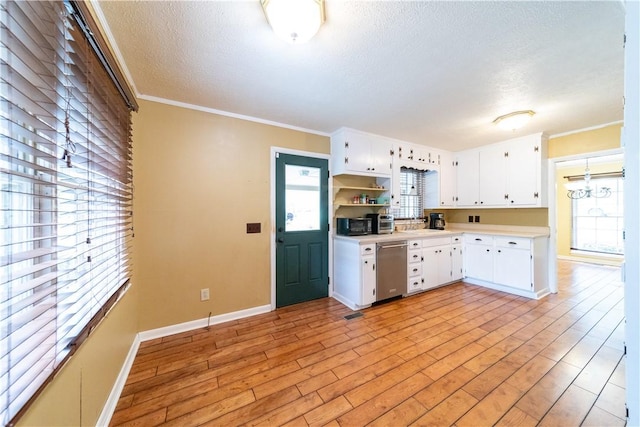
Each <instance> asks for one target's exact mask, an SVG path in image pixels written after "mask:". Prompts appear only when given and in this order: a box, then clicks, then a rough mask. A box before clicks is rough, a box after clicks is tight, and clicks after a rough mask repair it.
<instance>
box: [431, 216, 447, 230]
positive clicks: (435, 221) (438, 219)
mask: <svg viewBox="0 0 640 427" xmlns="http://www.w3.org/2000/svg"><path fill="white" fill-rule="evenodd" d="M429 228H430V229H432V230H444V214H443V213H438V212H431V213H430V214H429Z"/></svg>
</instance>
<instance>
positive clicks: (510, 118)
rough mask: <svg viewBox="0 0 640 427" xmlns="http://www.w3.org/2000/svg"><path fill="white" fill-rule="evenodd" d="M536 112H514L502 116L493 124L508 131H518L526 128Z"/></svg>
mask: <svg viewBox="0 0 640 427" xmlns="http://www.w3.org/2000/svg"><path fill="white" fill-rule="evenodd" d="M534 114H535V112H533V111H531V110H525V111H514V112H513V113H509V114H505V115H504V116H500V117H498V118H497V119H495V120H494V121H493V124H494V125H496V126H498V127H500V128H502V129H506V130H516V129H520V128H521V127H522V126H524V125H525V124H526V123H527V122H528V121H529V120H531V117H533V115H534Z"/></svg>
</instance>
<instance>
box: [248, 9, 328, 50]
mask: <svg viewBox="0 0 640 427" xmlns="http://www.w3.org/2000/svg"><path fill="white" fill-rule="evenodd" d="M260 4H261V5H262V9H264V14H265V16H266V17H267V21H268V22H269V25H271V28H273V32H274V33H276V35H277V36H278V37H280V38H281V39H283V40H286V41H287V42H289V43H291V44H300V43H306V42H307V41H309V40H310V39H311V37H313V36H314V35H315V34H316V33H317V32H318V30H319V29H320V26H321V25H322V23H323V22H324V19H325V17H324V0H260Z"/></svg>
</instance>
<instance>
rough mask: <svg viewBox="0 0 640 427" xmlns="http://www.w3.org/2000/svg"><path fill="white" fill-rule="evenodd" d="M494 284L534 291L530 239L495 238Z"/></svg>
mask: <svg viewBox="0 0 640 427" xmlns="http://www.w3.org/2000/svg"><path fill="white" fill-rule="evenodd" d="M495 246H496V248H495V260H494V262H495V264H494V266H495V268H494V273H493V278H494V282H495V283H497V284H499V285H505V286H510V287H512V288H519V289H524V290H527V291H530V290H533V273H532V271H533V269H532V265H533V256H532V244H531V240H530V239H525V238H518V237H495Z"/></svg>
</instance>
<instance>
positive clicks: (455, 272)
mask: <svg viewBox="0 0 640 427" xmlns="http://www.w3.org/2000/svg"><path fill="white" fill-rule="evenodd" d="M463 276H464V272H463V270H462V242H460V243H457V244H452V245H451V280H452V281H454V280H462V277H463Z"/></svg>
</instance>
